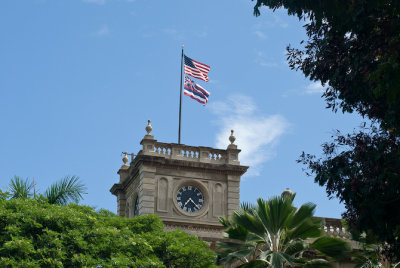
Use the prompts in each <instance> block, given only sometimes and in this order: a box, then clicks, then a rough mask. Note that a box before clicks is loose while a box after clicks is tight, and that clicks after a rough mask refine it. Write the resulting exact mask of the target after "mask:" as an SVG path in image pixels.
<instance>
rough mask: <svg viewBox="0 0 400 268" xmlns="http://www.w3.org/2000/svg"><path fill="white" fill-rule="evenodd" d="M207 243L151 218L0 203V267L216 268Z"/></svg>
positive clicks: (17, 202) (32, 202)
mask: <svg viewBox="0 0 400 268" xmlns="http://www.w3.org/2000/svg"><path fill="white" fill-rule="evenodd" d="M214 260H215V253H214V252H212V251H211V250H209V249H208V245H207V243H206V242H202V241H199V240H198V239H197V238H196V237H193V236H190V235H188V234H186V233H184V232H182V231H174V232H170V233H166V232H164V231H163V224H162V222H161V220H160V219H159V218H158V217H157V216H155V215H149V216H141V217H135V218H133V219H129V218H125V217H119V216H116V215H115V214H113V213H111V212H109V211H105V210H100V211H98V212H96V211H94V210H93V209H92V208H90V207H87V206H80V205H77V204H73V203H71V204H68V205H63V206H61V205H54V204H49V203H48V202H46V201H43V200H41V199H9V200H0V267H171V268H172V267H198V268H200V267H215V265H214Z"/></svg>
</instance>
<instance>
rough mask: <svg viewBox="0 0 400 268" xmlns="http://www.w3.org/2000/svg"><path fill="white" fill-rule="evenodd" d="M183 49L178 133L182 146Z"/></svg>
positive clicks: (179, 142)
mask: <svg viewBox="0 0 400 268" xmlns="http://www.w3.org/2000/svg"><path fill="white" fill-rule="evenodd" d="M183 47H184V45H182V58H181V81H180V85H181V90H180V97H179V133H178V144H181V118H182V80H183Z"/></svg>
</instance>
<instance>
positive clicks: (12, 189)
mask: <svg viewBox="0 0 400 268" xmlns="http://www.w3.org/2000/svg"><path fill="white" fill-rule="evenodd" d="M8 188H9V194H10V196H11V198H31V197H32V193H31V191H32V188H33V182H29V181H28V179H26V180H23V179H21V178H20V177H18V176H14V177H13V178H11V181H10V184H9V186H8ZM85 191H86V187H85V185H84V184H82V183H80V182H79V178H78V177H77V176H66V177H65V178H63V179H61V180H60V181H58V182H55V183H53V184H51V185H50V187H48V188H47V190H46V191H45V193H44V197H45V198H46V199H47V202H49V203H50V204H57V205H66V204H67V203H68V202H71V201H72V202H75V203H78V202H79V200H81V199H83V194H85ZM3 195H4V199H5V198H7V196H8V193H3V194H2V196H3Z"/></svg>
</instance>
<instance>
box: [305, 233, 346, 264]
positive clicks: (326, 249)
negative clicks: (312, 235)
mask: <svg viewBox="0 0 400 268" xmlns="http://www.w3.org/2000/svg"><path fill="white" fill-rule="evenodd" d="M310 248H313V249H316V250H318V251H319V252H321V253H322V254H324V255H325V256H328V257H331V258H334V259H335V260H341V259H343V258H346V257H347V256H348V254H349V253H350V252H351V250H350V246H349V244H348V243H347V242H346V241H344V240H342V239H340V238H336V237H331V236H322V237H320V238H317V239H316V240H315V241H314V242H312V243H311V244H310Z"/></svg>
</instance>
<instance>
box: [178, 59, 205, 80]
mask: <svg viewBox="0 0 400 268" xmlns="http://www.w3.org/2000/svg"><path fill="white" fill-rule="evenodd" d="M184 61H185V74H187V75H190V76H192V77H194V78H198V79H201V80H203V81H206V82H208V81H209V80H210V79H209V78H208V76H207V73H208V72H209V71H210V66H208V65H207V64H204V63H201V62H198V61H195V60H192V59H191V58H189V57H187V56H186V55H184Z"/></svg>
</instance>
